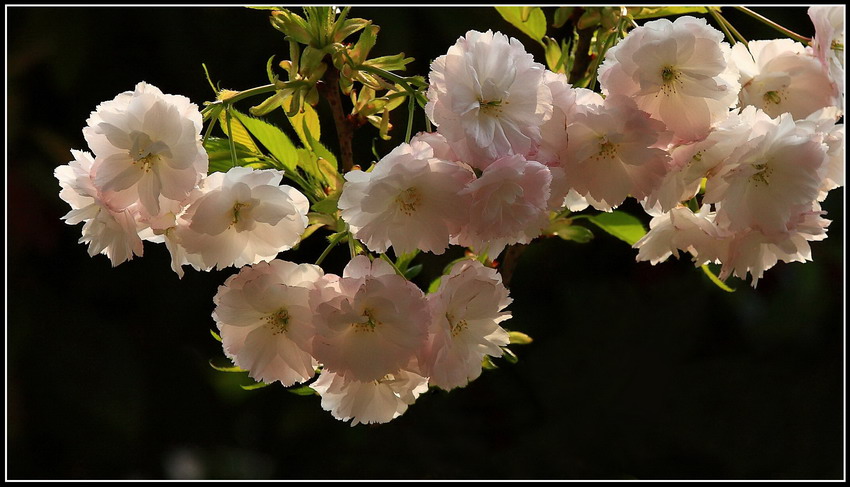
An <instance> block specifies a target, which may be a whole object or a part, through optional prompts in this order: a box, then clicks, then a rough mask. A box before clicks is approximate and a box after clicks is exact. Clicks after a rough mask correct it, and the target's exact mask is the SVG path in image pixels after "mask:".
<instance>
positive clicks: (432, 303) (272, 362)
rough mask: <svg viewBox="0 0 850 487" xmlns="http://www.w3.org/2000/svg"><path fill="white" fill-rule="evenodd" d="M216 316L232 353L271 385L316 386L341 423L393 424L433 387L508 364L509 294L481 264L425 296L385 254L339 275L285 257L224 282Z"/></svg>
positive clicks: (467, 265)
mask: <svg viewBox="0 0 850 487" xmlns="http://www.w3.org/2000/svg"><path fill="white" fill-rule="evenodd" d="M214 302H215V304H216V308H215V311H214V312H213V318H214V319H215V321H216V323H217V325H218V329H219V331H220V333H221V339H222V343H223V345H224V351H225V354H226V355H227V356H228V357H230V358H231V359H232V360H233V362H234V363H235V364H236V365H237V366H238V367H241V368H243V369H246V370H248V371H249V375H250V376H251V377H253V378H254V379H256V380H258V381H263V382H266V383H272V382H280V383H281V384H283V385H284V386H291V385H293V384H296V383H304V382H307V381H309V380H311V379H312V378H313V376H314V375H315V373H316V371H317V369H318V368H319V366H320V365H321V373H320V375H319V377H318V378H317V379H316V380H315V381H314V382H312V383H311V384H310V386H311V387H312V388H313V390H315V391H316V392H317V393H318V394H319V395H321V396H322V401H321V403H322V407H323V408H324V409H326V410H328V411H330V412H331V414H333V416H334V417H336V418H338V419H340V420H344V421H347V420H352V423H351V424H352V426H354V425H356V424H358V423H386V422H388V421H390V420H391V419H393V418H395V417H397V416H399V415H401V414H402V413H404V411H405V410H407V407H408V406H409V405H410V404H413V402H414V401H415V400H416V398H417V397H419V395H420V394H421V393H423V392H425V391H427V390H428V386H429V384H430V385H433V386H436V387H440V388H442V389H445V390H450V389H453V388H455V387H463V386H465V385H466V384H467V383H468V382H469V381H471V380H474V379H475V378H477V377H478V376H479V375H480V374H481V369H482V359H483V358H484V356H485V355H490V356H494V357H499V356H501V355H502V349H501V348H500V347H502V346H505V345H508V342H509V340H508V333H507V332H506V331H505V330H504V329H502V328H501V326H499V323H500V322H502V321H504V320H506V319H508V318H510V313H509V312H507V311H504V308H505V307H506V306H507V305H508V304H510V298H508V292H507V289H506V288H505V287H504V286H503V285H502V281H501V278H500V277H499V275H498V274H497V273H496V271H495V270H494V269H492V268H489V267H485V266H484V265H483V264H481V263H480V262H478V261H477V260H468V259H467V260H463V261H460V262H458V263H456V264H455V265H454V266H453V268H452V270H451V273H450V274H448V275H447V276H444V277H443V281H442V282H441V284H440V287H439V289H437V290H436V291H435V292H433V293H431V294H428V295H427V296H426V295H425V294H424V293H423V292H422V291H421V290H420V289H419V288H418V287H417V286H416V285H414V284H413V283H411V282H410V281H408V280H407V279H405V278H404V277H402V276H400V275H398V274H397V273H396V271H395V269H393V267H392V266H391V265H390V264H388V263H387V262H386V261H384V260H382V259H375V260H374V261H370V260H369V258H368V257H366V256H365V255H359V256H357V257H355V258H353V259H352V260H351V262H349V263H348V265H347V266H346V267H345V269H344V271H343V274H342V276H338V275H335V274H330V273H328V274H325V273H324V272H323V271H322V269H321V268H320V267H318V266H315V265H312V264H295V263H293V262H288V261H284V260H280V259H275V260H273V261H271V262H261V263H259V264H256V265H254V266H246V267H243V268H242V269H241V270H240V271H239V273H238V274H236V275H233V276H231V277H230V278H228V279H227V281H226V282H225V283H224V285H223V286H220V287H219V290H218V293H217V294H216V296H215V298H214Z"/></svg>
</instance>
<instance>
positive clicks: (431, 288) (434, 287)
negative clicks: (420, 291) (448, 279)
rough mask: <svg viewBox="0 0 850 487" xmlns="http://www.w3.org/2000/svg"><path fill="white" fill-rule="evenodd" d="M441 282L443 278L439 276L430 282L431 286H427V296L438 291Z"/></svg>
mask: <svg viewBox="0 0 850 487" xmlns="http://www.w3.org/2000/svg"><path fill="white" fill-rule="evenodd" d="M442 280H443V276H440V277H438V278H436V279H434V280H433V281H431V284H429V285H428V294H431V293H435V292H437V289H440V282H442Z"/></svg>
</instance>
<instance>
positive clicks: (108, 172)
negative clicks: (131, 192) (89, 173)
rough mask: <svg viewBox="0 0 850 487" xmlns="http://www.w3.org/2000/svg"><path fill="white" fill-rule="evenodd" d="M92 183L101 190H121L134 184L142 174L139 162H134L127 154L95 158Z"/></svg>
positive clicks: (142, 170)
mask: <svg viewBox="0 0 850 487" xmlns="http://www.w3.org/2000/svg"><path fill="white" fill-rule="evenodd" d="M93 171H94V184H95V186H97V187H98V188H99V189H100V190H101V191H121V190H124V189H127V188H129V187H130V186H132V185H134V184H136V183H137V182H138V181H139V180H140V179H141V178H142V175H143V174H144V169H143V168H142V167H141V164H134V161H133V159H132V158H130V156H129V155H128V154H113V155H111V156H108V157H106V158H104V159H95V165H94V168H93Z"/></svg>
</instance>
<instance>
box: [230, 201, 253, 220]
mask: <svg viewBox="0 0 850 487" xmlns="http://www.w3.org/2000/svg"><path fill="white" fill-rule="evenodd" d="M250 207H251V203H242V202H240V201H237V202H236V203H234V204H233V221H231V222H230V224H231V225H236V224H237V223H239V212H240V211H241V210H242V208H250Z"/></svg>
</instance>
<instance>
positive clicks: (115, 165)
mask: <svg viewBox="0 0 850 487" xmlns="http://www.w3.org/2000/svg"><path fill="white" fill-rule="evenodd" d="M87 122H88V126H87V127H86V128H84V129H83V135H84V136H85V139H86V141H87V142H88V144H89V147H90V148H91V150H92V151H93V152H94V154H95V156H96V157H95V163H94V167H93V168H92V174H93V175H94V184H95V186H97V188H98V189H99V190H100V191H102V193H103V196H104V199H106V200H107V201H109V203H110V205H111V206H112V207H114V208H116V209H117V208H126V207H128V206H130V205H131V204H133V203H134V202H136V201H140V202H141V207H142V208H143V209H144V211H145V212H146V213H148V214H150V215H156V214H158V213H159V211H160V209H159V196H160V195H162V196H165V197H166V198H169V199H172V200H177V201H181V200H183V199H185V198H186V197H187V196H188V194H189V192H190V191H192V189H193V188H194V187H195V186H196V185H197V183H198V181H199V180H200V179H201V178H202V177H203V176H205V175H206V173H207V169H208V156H207V152H206V151H205V150H204V147H203V146H202V144H201V137H200V132H201V128H202V121H201V114H200V112H199V111H198V107H197V105H195V104H193V103H191V102H190V101H189V99H188V98H186V97H184V96H180V95H167V94H163V93H162V91H160V90H159V88H157V87H155V86H153V85H150V84H148V83H145V82H140V83H138V84H137V85H136V89H135V91H127V92H124V93H121V94H119V95H118V96H117V97H115V99H113V100H110V101H107V102H104V103H101V104H100V105H98V107H97V110H96V111H95V112H93V113H92V114H91V116H90V117H89V119H88V121H87Z"/></svg>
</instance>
